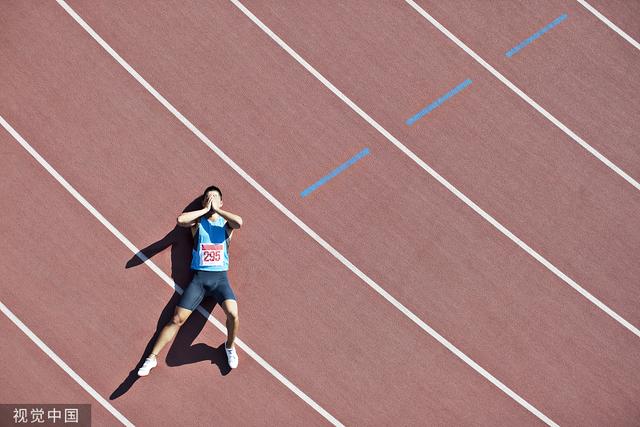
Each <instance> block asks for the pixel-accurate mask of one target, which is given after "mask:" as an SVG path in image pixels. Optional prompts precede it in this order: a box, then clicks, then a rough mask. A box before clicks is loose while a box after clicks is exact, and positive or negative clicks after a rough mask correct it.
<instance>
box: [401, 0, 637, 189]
mask: <svg viewBox="0 0 640 427" xmlns="http://www.w3.org/2000/svg"><path fill="white" fill-rule="evenodd" d="M405 1H406V2H407V4H409V6H411V7H412V8H413V9H414V10H415V11H416V12H418V13H419V14H420V15H422V17H423V18H424V19H426V20H427V21H429V23H431V24H432V25H433V26H434V27H436V28H437V29H438V30H440V32H442V33H443V34H444V35H445V36H447V37H448V38H449V39H450V40H451V41H452V42H454V43H455V44H456V45H458V47H459V48H461V49H462V50H464V51H465V52H466V53H467V54H468V55H469V56H471V57H472V58H473V59H475V60H476V62H478V63H479V64H480V65H482V66H483V67H484V68H485V69H486V70H487V71H489V72H490V73H491V74H493V76H494V77H495V78H497V79H498V80H500V81H501V82H502V83H504V85H505V86H507V87H508V88H509V89H511V90H512V91H513V92H515V93H516V94H517V95H518V96H519V97H520V98H522V99H523V100H524V101H525V102H526V103H527V104H529V105H531V106H532V107H533V108H535V109H536V111H538V112H539V113H540V114H542V115H543V116H544V117H545V118H546V119H547V120H549V121H550V122H551V123H553V124H554V125H556V126H557V127H558V129H560V130H562V131H563V132H564V133H566V134H567V135H568V136H569V137H570V138H571V139H573V140H574V141H575V142H577V143H578V144H580V146H582V148H584V149H585V150H587V151H588V152H589V153H591V154H592V155H593V156H594V157H595V158H597V159H598V160H600V161H601V162H602V163H604V164H605V165H607V167H609V168H610V169H611V170H612V171H614V172H615V173H617V174H618V175H620V176H621V177H622V178H623V179H624V180H625V181H627V182H628V183H629V184H631V185H633V186H634V187H635V188H636V189H637V190H640V183H638V181H636V180H635V179H633V178H632V177H631V176H630V175H628V174H627V173H626V172H625V171H623V170H622V169H620V168H619V167H618V166H616V165H615V164H614V163H613V162H612V161H611V160H609V159H608V158H606V157H605V156H603V155H602V154H601V153H600V152H599V151H598V150H596V149H595V148H593V147H592V146H591V145H589V144H587V142H586V141H585V140H584V139H582V138H580V137H579V136H578V135H577V134H576V133H575V132H573V131H572V130H571V129H569V128H568V127H567V126H566V125H565V124H564V123H562V122H561V121H560V120H558V119H556V118H555V117H554V116H553V115H552V114H551V113H549V112H548V111H547V110H545V109H544V108H542V107H541V106H540V105H539V104H538V103H537V102H535V101H534V100H533V99H531V98H530V97H529V95H527V94H526V93H524V92H523V91H522V90H520V88H518V87H517V86H516V85H514V84H513V83H511V81H510V80H509V79H507V78H506V77H505V76H503V75H502V74H501V73H500V72H499V71H498V70H496V69H495V68H493V67H492V66H491V65H490V64H489V63H488V62H487V61H485V60H484V59H482V58H481V57H480V55H478V54H477V53H475V52H474V51H473V50H471V49H470V48H469V46H467V45H466V44H464V43H463V42H462V41H461V40H460V39H458V38H457V37H456V36H454V35H453V33H451V31H449V30H447V29H446V28H445V27H444V26H443V25H442V24H440V23H439V22H438V21H436V19H435V18H434V17H432V16H431V15H429V14H428V13H427V12H426V11H425V10H424V9H423V8H422V7H420V6H419V5H418V4H416V2H414V1H413V0H405Z"/></svg>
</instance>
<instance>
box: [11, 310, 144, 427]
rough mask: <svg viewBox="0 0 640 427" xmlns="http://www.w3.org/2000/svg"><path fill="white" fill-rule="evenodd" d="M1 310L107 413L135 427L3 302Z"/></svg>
mask: <svg viewBox="0 0 640 427" xmlns="http://www.w3.org/2000/svg"><path fill="white" fill-rule="evenodd" d="M0 310H1V311H2V312H3V313H4V314H5V316H7V317H8V318H9V320H11V321H12V322H13V323H14V324H15V325H16V326H17V327H18V328H19V329H20V330H21V331H22V332H24V334H25V335H26V336H28V337H29V338H30V339H31V341H33V342H34V343H35V344H36V345H37V346H38V347H40V350H42V351H43V352H44V353H45V354H46V355H47V356H49V358H51V360H53V361H54V362H56V364H57V365H58V366H59V367H60V368H61V369H62V370H63V371H65V372H66V373H67V375H69V376H70V377H71V378H73V380H74V381H75V382H77V383H78V384H80V387H82V388H83V389H85V391H86V392H87V393H89V394H90V395H91V397H93V398H94V399H95V400H97V401H98V403H99V404H101V405H102V406H103V407H104V409H106V410H107V411H109V412H111V414H112V415H113V416H114V417H116V418H117V419H118V421H120V422H121V423H122V424H124V425H125V426H129V427H133V425H134V424H133V423H132V422H131V421H129V420H128V419H127V418H126V417H125V416H124V415H122V414H121V413H120V412H119V411H118V410H117V409H116V408H114V407H113V406H112V405H111V404H110V403H109V402H108V401H107V400H106V399H105V398H104V397H102V396H101V395H100V393H98V392H97V391H95V389H94V388H93V387H91V386H90V385H89V384H88V383H87V382H86V381H85V380H83V379H82V377H80V375H78V374H77V373H76V371H74V370H73V369H71V367H70V366H69V365H67V364H66V363H65V361H64V360H62V359H61V358H60V356H58V355H57V354H56V353H55V352H54V351H53V350H51V349H50V348H49V346H48V345H46V344H45V343H44V342H43V341H42V340H41V339H40V338H38V336H37V335H36V334H34V333H33V331H31V329H29V327H28V326H27V325H25V324H24V322H22V320H20V319H19V318H18V316H16V315H15V314H13V312H12V311H11V310H9V308H8V307H7V306H6V305H4V303H3V302H2V301H0Z"/></svg>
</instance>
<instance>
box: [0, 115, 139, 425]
mask: <svg viewBox="0 0 640 427" xmlns="http://www.w3.org/2000/svg"><path fill="white" fill-rule="evenodd" d="M0 119H1V117H0ZM3 121H4V119H3ZM3 125H4V124H3ZM0 310H1V311H2V312H3V313H4V314H5V316H7V317H8V318H9V320H11V321H12V322H13V323H14V324H15V325H16V326H17V327H18V328H19V329H20V330H21V331H22V332H24V334H25V335H26V336H28V337H29V339H31V341H33V342H34V343H35V344H36V345H37V346H38V347H40V350H42V351H43V352H44V353H45V354H46V355H47V356H49V358H51V360H53V361H54V362H56V364H57V365H58V366H59V367H60V368H61V369H62V370H63V371H65V372H66V373H67V375H69V376H70V377H71V378H73V380H74V381H75V382H77V383H78V384H79V385H80V387H82V388H83V389H84V390H85V391H86V392H87V393H89V394H90V395H91V397H93V398H94V399H95V400H97V401H98V403H99V404H101V405H102V406H103V407H104V409H106V410H107V411H109V412H111V414H112V415H113V416H114V417H116V419H117V420H118V421H120V422H121V423H122V424H124V425H125V426H130V427H133V425H134V424H133V423H132V422H131V421H129V420H128V419H127V418H126V417H125V416H124V415H122V414H121V413H120V411H118V410H117V409H116V408H114V407H113V406H112V405H111V404H110V403H109V402H108V401H107V400H106V399H105V398H104V397H102V396H101V395H100V393H98V392H97V391H95V389H94V388H93V387H91V386H90V385H89V384H88V383H87V382H86V381H85V380H83V379H82V377H80V375H78V374H77V373H76V371H74V370H73V369H71V367H70V366H69V365H67V364H66V363H65V361H64V360H62V359H61V358H60V357H59V356H58V355H57V354H56V353H55V352H54V351H53V350H51V349H50V348H49V346H48V345H46V344H45V343H44V342H43V341H42V340H41V339H40V338H38V336H37V335H36V334H34V333H33V331H31V329H29V327H28V326H27V325H25V324H24V323H23V322H22V320H20V319H19V318H18V316H16V315H15V314H13V312H12V311H11V310H9V308H8V307H7V306H6V305H4V303H3V302H2V301H0Z"/></svg>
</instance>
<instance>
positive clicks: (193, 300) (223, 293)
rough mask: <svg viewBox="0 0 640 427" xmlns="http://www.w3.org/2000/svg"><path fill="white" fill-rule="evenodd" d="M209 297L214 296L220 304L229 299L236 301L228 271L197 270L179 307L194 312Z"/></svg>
mask: <svg viewBox="0 0 640 427" xmlns="http://www.w3.org/2000/svg"><path fill="white" fill-rule="evenodd" d="M208 296H213V297H214V298H215V299H216V302H217V303H218V304H222V301H224V300H228V299H232V300H234V301H235V300H236V296H235V294H234V293H233V291H232V290H231V286H230V285H229V279H228V278H227V272H226V271H204V270H195V274H194V276H193V279H192V280H191V283H189V286H187V289H185V291H184V293H183V294H182V297H181V298H180V301H179V302H178V307H182V308H186V309H187V310H191V311H193V310H195V309H196V307H197V306H198V305H199V304H200V303H201V302H202V299H203V298H204V297H208Z"/></svg>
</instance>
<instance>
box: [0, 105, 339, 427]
mask: <svg viewBox="0 0 640 427" xmlns="http://www.w3.org/2000/svg"><path fill="white" fill-rule="evenodd" d="M0 124H1V125H2V126H3V127H4V128H5V129H6V130H7V132H9V133H10V134H11V136H13V138H14V139H15V140H16V141H18V143H19V144H20V145H21V146H22V147H23V148H24V149H25V150H26V151H27V152H28V153H29V154H30V155H31V156H32V157H33V158H34V159H36V161H37V162H38V163H40V165H41V166H42V167H43V168H44V169H45V170H46V171H47V172H49V174H50V175H51V176H52V177H54V178H55V179H56V181H58V182H59V183H60V185H62V186H63V187H64V188H65V190H67V191H68V192H69V193H70V194H71V195H72V196H73V197H74V198H75V199H76V200H77V201H78V202H80V204H81V205H82V206H84V207H85V208H86V209H87V210H88V211H89V212H90V213H91V215H93V216H94V217H95V218H96V219H97V220H98V221H100V222H101V223H102V225H104V226H105V228H106V229H107V230H109V232H111V234H113V235H114V236H115V237H116V238H117V239H118V240H120V242H122V244H124V245H125V246H126V247H127V248H128V249H129V250H130V251H131V252H133V254H134V255H136V256H137V257H138V258H140V260H142V261H143V262H144V264H146V265H147V267H149V268H150V269H151V270H152V271H153V272H154V273H156V274H157V275H158V276H159V277H160V278H161V279H162V280H163V281H164V282H165V283H166V284H167V285H169V287H171V288H172V289H174V290H175V291H177V292H178V293H179V294H181V295H182V292H183V289H182V288H181V287H180V285H177V284H176V283H175V282H174V281H173V279H171V278H170V277H169V276H168V275H167V274H166V273H165V272H164V271H162V269H160V268H159V267H158V266H157V265H156V264H155V263H154V262H153V261H151V260H150V259H149V258H147V257H146V256H145V255H144V254H142V253H141V252H140V250H139V249H138V248H137V247H136V246H135V245H134V244H133V243H131V241H129V239H127V237H126V236H125V235H124V234H122V233H121V232H120V231H119V230H118V229H117V228H116V227H115V226H114V225H113V224H111V223H110V222H109V221H108V220H107V219H106V218H105V217H104V216H103V215H102V214H101V213H100V212H99V211H98V210H97V209H96V208H94V207H93V205H92V204H91V203H89V202H88V201H87V199H85V198H84V197H83V196H82V195H81V194H80V193H78V191H77V190H76V189H75V188H74V187H73V186H71V184H69V182H67V180H65V179H64V178H63V177H62V175H60V174H59V173H58V172H57V171H56V170H55V169H54V168H53V167H52V166H51V165H50V164H49V163H48V162H47V161H46V160H45V159H44V158H43V157H42V156H41V155H40V154H39V153H38V152H37V151H36V150H35V149H34V148H33V147H32V146H31V145H29V143H28V142H27V141H26V140H25V139H24V138H23V137H22V136H21V135H20V134H19V133H18V132H17V131H16V130H15V129H14V128H13V127H12V126H11V125H10V124H9V123H8V122H7V121H6V120H5V119H4V118H3V117H2V116H0ZM198 312H200V314H202V315H203V316H204V317H205V318H207V320H208V321H209V322H210V323H212V324H213V325H214V326H215V327H216V328H218V329H219V330H220V331H221V332H222V333H224V334H225V335H226V333H227V328H226V327H225V326H224V325H223V324H222V323H221V322H219V321H218V319H216V318H215V317H213V315H211V314H210V313H208V312H207V310H205V309H204V308H202V306H201V305H199V306H198ZM32 339H33V338H32ZM235 343H236V344H237V345H238V347H240V348H241V349H242V350H243V351H244V352H245V353H247V354H248V355H249V356H250V357H251V358H252V359H253V360H255V361H256V362H257V363H258V364H259V365H260V366H262V367H263V368H264V369H265V370H266V371H267V372H269V373H270V374H271V375H273V376H274V377H275V378H276V379H277V380H278V381H280V382H281V383H282V384H283V385H284V386H285V387H287V388H288V389H289V390H291V391H292V392H293V393H295V395H296V396H298V397H299V398H300V399H302V400H303V401H304V402H305V403H307V404H308V405H309V406H311V407H312V408H313V409H314V410H315V411H316V412H318V413H319V414H320V415H322V416H323V417H324V418H325V419H326V420H327V421H329V422H330V423H331V424H333V425H335V426H342V425H343V424H342V423H340V421H338V420H337V419H336V418H335V417H334V416H333V415H331V414H330V413H329V412H327V411H326V410H325V409H324V408H322V407H321V406H320V405H319V404H317V403H316V402H315V401H314V400H313V399H311V398H310V397H309V396H307V395H306V394H305V393H304V392H303V391H302V390H300V389H299V388H298V387H297V386H296V385H295V384H293V383H292V382H291V381H289V380H288V379H287V378H286V377H285V376H284V375H282V374H281V373H280V372H279V371H278V370H277V369H275V368H274V367H273V366H271V365H270V364H269V363H268V362H267V361H266V360H264V359H263V358H262V357H260V355H259V354H257V353H256V352H255V351H253V350H252V349H251V348H250V347H249V346H248V345H247V344H245V343H244V341H242V340H241V339H239V338H236V340H235ZM47 354H48V353H47ZM50 357H51V356H50ZM56 357H57V356H56ZM52 358H53V357H52ZM54 360H55V359H54ZM56 362H57V361H56ZM62 363H64V362H62ZM65 366H66V365H65ZM63 369H64V368H63ZM65 370H66V369H65ZM69 375H71V373H70V374H69ZM74 375H75V373H74ZM78 378H79V377H78ZM74 379H75V377H74ZM76 381H77V379H76ZM81 385H82V384H81ZM91 390H93V389H91ZM94 393H95V391H94ZM92 395H93V394H92ZM94 397H96V396H94ZM98 397H100V396H99V395H98ZM98 397H96V399H98ZM100 399H101V397H100ZM101 403H102V402H101ZM105 403H107V404H108V402H105ZM103 406H104V404H103ZM109 407H111V405H109ZM107 409H109V408H107ZM114 411H115V409H114ZM116 412H117V411H116Z"/></svg>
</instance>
